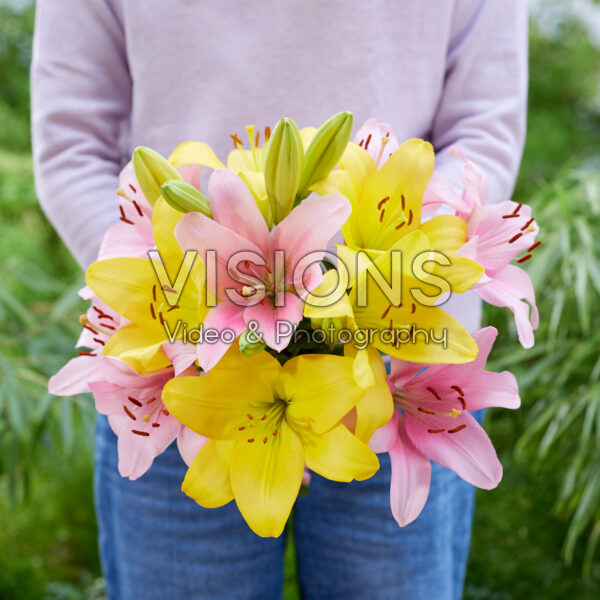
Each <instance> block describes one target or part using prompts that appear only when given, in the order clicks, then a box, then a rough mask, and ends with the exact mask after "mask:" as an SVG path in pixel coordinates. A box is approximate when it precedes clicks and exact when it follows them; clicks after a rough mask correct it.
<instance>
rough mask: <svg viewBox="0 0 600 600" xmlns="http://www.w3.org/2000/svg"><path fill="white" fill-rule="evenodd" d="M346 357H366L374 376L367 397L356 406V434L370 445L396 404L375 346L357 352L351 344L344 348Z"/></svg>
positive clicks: (390, 416) (390, 415) (381, 359)
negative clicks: (372, 437)
mask: <svg viewBox="0 0 600 600" xmlns="http://www.w3.org/2000/svg"><path fill="white" fill-rule="evenodd" d="M344 354H345V355H346V356H352V355H353V354H355V355H356V357H357V358H358V357H360V356H363V357H366V358H367V360H368V365H369V369H370V371H371V373H372V374H373V380H374V384H373V385H372V386H370V387H369V388H368V389H367V390H366V392H365V395H364V396H363V397H362V398H361V399H360V401H359V402H358V404H357V405H356V427H355V429H354V434H355V435H356V437H357V438H358V439H359V440H361V441H362V442H364V443H365V444H368V443H369V440H370V439H371V436H372V435H373V434H374V433H375V431H377V430H378V429H379V428H380V427H383V426H384V425H385V424H386V423H387V422H388V421H389V420H390V419H391V418H392V415H393V412H394V402H393V400H392V393H391V392H390V388H389V387H388V384H387V373H386V371H385V364H384V362H383V358H382V357H381V354H379V352H378V351H377V349H376V348H374V347H373V346H369V347H368V348H367V349H366V350H362V351H356V349H354V348H353V347H352V346H351V345H350V344H347V345H346V346H345V347H344ZM355 364H356V359H355Z"/></svg>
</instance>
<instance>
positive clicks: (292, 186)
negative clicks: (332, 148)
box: [265, 118, 304, 223]
mask: <svg viewBox="0 0 600 600" xmlns="http://www.w3.org/2000/svg"><path fill="white" fill-rule="evenodd" d="M303 155H304V148H303V146H302V139H301V138H300V132H299V131H298V127H297V126H296V123H294V121H293V120H292V119H288V118H284V119H281V120H280V121H279V122H278V123H277V125H276V126H275V129H274V130H273V133H271V137H270V139H269V145H268V148H267V154H266V156H265V187H266V189H267V197H268V199H269V204H270V205H271V212H272V214H273V221H274V222H275V223H279V222H280V221H282V220H283V219H284V218H285V217H286V216H287V215H288V214H289V212H290V211H291V210H292V207H293V206H294V200H295V198H296V192H297V191H298V184H299V183H300V174H301V173H302V160H303Z"/></svg>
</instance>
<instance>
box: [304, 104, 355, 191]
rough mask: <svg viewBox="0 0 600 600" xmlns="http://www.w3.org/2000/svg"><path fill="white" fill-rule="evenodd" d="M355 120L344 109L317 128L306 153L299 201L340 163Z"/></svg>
mask: <svg viewBox="0 0 600 600" xmlns="http://www.w3.org/2000/svg"><path fill="white" fill-rule="evenodd" d="M353 121H354V117H353V116H352V113H351V112H348V111H344V112H341V113H338V114H337V115H334V116H333V117H331V118H330V119H327V121H325V123H323V125H321V127H319V129H317V132H316V133H315V135H314V137H313V138H312V140H311V141H310V144H309V145H308V148H307V149H306V153H305V155H304V166H303V168H302V177H301V178H300V185H299V186H298V187H299V191H298V195H297V198H296V201H297V202H300V200H302V199H304V198H306V196H308V194H309V193H310V190H309V188H310V186H311V185H312V184H313V183H316V182H317V181H319V180H321V179H323V178H324V177H326V176H327V175H328V174H329V172H330V171H331V169H333V167H335V165H336V164H337V163H338V161H339V160H340V158H341V156H342V154H343V153H344V150H345V149H346V146H347V145H348V141H349V140H350V135H351V133H352V124H353Z"/></svg>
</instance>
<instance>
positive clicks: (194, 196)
mask: <svg viewBox="0 0 600 600" xmlns="http://www.w3.org/2000/svg"><path fill="white" fill-rule="evenodd" d="M160 193H161V195H162V197H163V198H164V199H165V200H166V201H167V202H168V204H169V205H170V206H172V207H173V208H174V209H175V210H178V211H179V212H182V213H189V212H199V213H202V214H203V215H206V216H207V217H211V218H212V211H211V209H210V202H209V201H208V198H207V197H206V196H204V194H201V193H200V192H199V191H198V190H197V189H196V188H195V187H194V186H193V185H192V184H190V183H187V181H182V180H181V179H174V180H171V181H167V183H164V184H163V185H161V186H160Z"/></svg>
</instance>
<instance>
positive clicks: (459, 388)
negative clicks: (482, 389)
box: [450, 385, 465, 396]
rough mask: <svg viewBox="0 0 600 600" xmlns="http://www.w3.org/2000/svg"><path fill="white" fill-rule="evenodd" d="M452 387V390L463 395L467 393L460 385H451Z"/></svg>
mask: <svg viewBox="0 0 600 600" xmlns="http://www.w3.org/2000/svg"><path fill="white" fill-rule="evenodd" d="M450 389H451V390H456V391H457V392H458V393H459V394H460V395H461V396H464V395H465V393H464V392H463V391H462V388H461V387H459V386H458V385H451V386H450Z"/></svg>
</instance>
